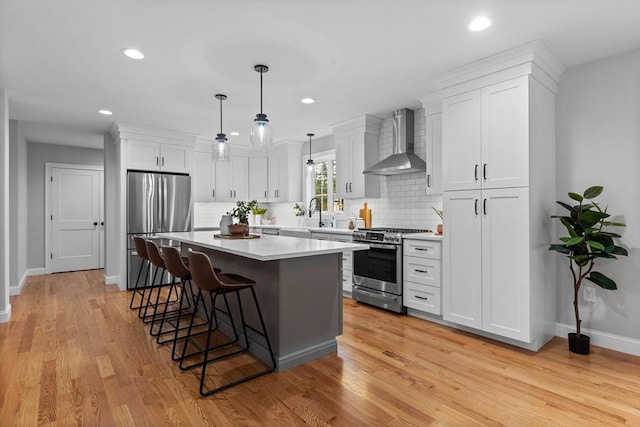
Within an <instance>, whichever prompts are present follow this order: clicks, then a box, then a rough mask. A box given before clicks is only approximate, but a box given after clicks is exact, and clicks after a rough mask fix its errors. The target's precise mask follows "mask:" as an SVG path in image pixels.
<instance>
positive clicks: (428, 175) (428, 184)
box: [427, 174, 431, 188]
mask: <svg viewBox="0 0 640 427" xmlns="http://www.w3.org/2000/svg"><path fill="white" fill-rule="evenodd" d="M427 187H429V188H431V174H427Z"/></svg>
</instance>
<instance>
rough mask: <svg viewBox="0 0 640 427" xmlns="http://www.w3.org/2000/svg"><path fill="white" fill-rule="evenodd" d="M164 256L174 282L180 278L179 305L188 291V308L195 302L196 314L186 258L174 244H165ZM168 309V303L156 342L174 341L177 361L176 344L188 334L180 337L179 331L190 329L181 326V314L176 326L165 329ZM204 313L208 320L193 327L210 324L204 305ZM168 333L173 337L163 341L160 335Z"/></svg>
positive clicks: (172, 355) (217, 270)
mask: <svg viewBox="0 0 640 427" xmlns="http://www.w3.org/2000/svg"><path fill="white" fill-rule="evenodd" d="M162 257H163V258H164V263H165V266H166V267H167V271H168V272H169V274H171V276H172V277H173V280H174V282H175V280H176V278H178V279H180V287H181V288H182V289H181V292H180V302H179V303H178V307H181V308H182V307H184V302H185V294H187V293H188V294H190V297H191V301H189V298H187V299H186V302H187V310H188V309H189V308H190V306H191V302H193V310H194V312H193V315H195V313H196V312H197V311H198V305H197V302H196V296H195V295H194V293H193V289H192V288H191V271H189V268H188V267H187V266H186V265H185V264H184V258H182V257H181V256H180V251H179V250H178V249H177V248H175V247H173V246H163V247H162ZM220 272H221V270H220V269H216V273H220ZM166 311H167V305H165V307H164V312H163V313H162V319H161V320H160V328H159V333H158V335H157V337H156V342H157V343H158V344H166V343H169V342H173V346H172V349H171V359H172V360H173V361H174V362H175V361H178V360H180V357H179V356H176V344H177V342H178V341H179V340H183V339H185V338H186V336H182V337H178V332H179V331H184V330H187V329H189V326H183V327H180V319H181V318H182V317H183V316H181V315H180V316H177V317H176V324H175V325H173V326H174V327H173V329H170V330H168V331H163V328H164V324H165V321H166V320H167V318H166ZM185 314H190V313H185ZM204 315H205V317H206V320H205V321H204V322H202V323H199V324H197V325H193V326H192V328H193V327H197V326H205V325H208V324H209V313H208V311H207V310H206V307H204ZM168 333H173V338H170V339H167V340H164V341H161V340H160V337H161V336H162V335H165V334H168Z"/></svg>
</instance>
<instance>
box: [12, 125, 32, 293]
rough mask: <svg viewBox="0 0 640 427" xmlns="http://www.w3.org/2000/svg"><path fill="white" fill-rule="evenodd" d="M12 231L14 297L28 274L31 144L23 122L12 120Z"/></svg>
mask: <svg viewBox="0 0 640 427" xmlns="http://www.w3.org/2000/svg"><path fill="white" fill-rule="evenodd" d="M9 159H10V160H9V211H10V219H9V223H10V226H9V230H10V233H9V234H10V236H9V240H10V243H9V244H10V247H11V251H10V254H9V258H10V263H11V264H10V265H11V267H10V270H11V271H10V273H9V275H10V277H9V283H10V287H11V294H12V295H15V294H18V293H19V292H20V285H21V284H22V283H23V279H25V277H26V276H25V273H26V271H27V221H24V218H26V217H27V194H28V187H27V141H26V140H25V138H24V134H23V132H22V128H21V127H20V122H18V121H17V120H9Z"/></svg>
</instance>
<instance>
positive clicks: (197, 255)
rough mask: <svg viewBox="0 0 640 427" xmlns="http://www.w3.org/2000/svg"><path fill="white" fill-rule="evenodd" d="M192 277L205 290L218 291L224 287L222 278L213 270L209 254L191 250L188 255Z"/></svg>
mask: <svg viewBox="0 0 640 427" xmlns="http://www.w3.org/2000/svg"><path fill="white" fill-rule="evenodd" d="M187 257H188V259H189V268H190V269H191V277H192V278H193V282H194V283H195V284H196V286H197V287H198V288H200V289H202V290H203V291H216V290H218V289H220V288H222V287H223V284H222V283H220V280H219V279H218V277H217V276H216V273H215V272H214V271H213V266H212V265H211V260H210V259H209V257H208V256H207V254H205V253H202V252H195V251H191V250H189V254H188V255H187Z"/></svg>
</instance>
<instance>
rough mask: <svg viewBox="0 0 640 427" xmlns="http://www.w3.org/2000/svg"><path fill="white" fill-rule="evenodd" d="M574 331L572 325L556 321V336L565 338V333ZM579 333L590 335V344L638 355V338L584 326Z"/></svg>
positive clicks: (639, 341)
mask: <svg viewBox="0 0 640 427" xmlns="http://www.w3.org/2000/svg"><path fill="white" fill-rule="evenodd" d="M575 331H576V327H575V326H574V325H567V324H566V323H556V336H558V337H561V338H567V334H569V333H570V332H575ZM581 333H584V334H585V335H589V336H590V337H591V344H593V345H597V346H598V347H604V348H608V349H609V350H615V351H619V352H622V353H628V354H633V355H634V356H640V340H637V339H634V338H628V337H623V336H620V335H614V334H610V333H608V332H600V331H594V330H591V329H586V328H581Z"/></svg>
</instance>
